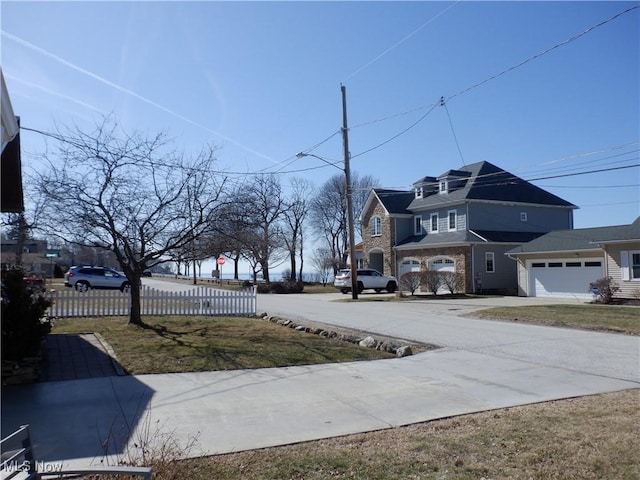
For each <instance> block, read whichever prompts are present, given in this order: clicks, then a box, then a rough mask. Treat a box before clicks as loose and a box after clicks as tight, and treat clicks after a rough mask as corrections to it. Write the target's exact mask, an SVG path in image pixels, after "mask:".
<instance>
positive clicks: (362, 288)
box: [358, 282, 364, 293]
mask: <svg viewBox="0 0 640 480" xmlns="http://www.w3.org/2000/svg"><path fill="white" fill-rule="evenodd" d="M363 290H364V284H363V283H362V282H358V293H362V291H363Z"/></svg>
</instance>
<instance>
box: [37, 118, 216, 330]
mask: <svg viewBox="0 0 640 480" xmlns="http://www.w3.org/2000/svg"><path fill="white" fill-rule="evenodd" d="M57 136H58V139H59V142H58V150H57V155H56V156H55V157H54V156H52V155H49V154H47V160H48V162H49V167H50V168H47V169H45V170H43V171H41V172H40V173H39V178H38V187H39V191H40V192H42V194H43V196H44V198H45V199H46V203H45V210H44V212H43V222H42V223H41V225H40V226H41V228H42V229H43V230H45V231H46V232H47V233H49V234H50V235H55V236H58V237H61V238H67V239H76V240H74V242H75V243H77V244H79V245H84V246H88V247H95V248H99V249H103V250H107V251H110V252H113V254H114V255H115V257H116V259H117V261H118V264H119V265H120V268H121V269H122V271H123V272H124V274H125V275H126V276H127V279H128V280H129V282H130V284H131V311H130V316H129V322H130V323H135V324H141V323H142V318H141V314H140V285H141V283H140V279H141V276H142V273H143V272H144V270H145V269H146V268H149V267H152V266H154V265H156V264H159V263H162V262H164V261H168V260H169V255H171V254H173V253H175V252H179V251H181V250H185V249H186V248H187V246H188V245H189V243H190V242H192V241H193V240H194V239H196V238H198V237H199V236H200V235H201V234H202V233H203V232H204V231H205V230H206V229H207V228H208V227H209V225H210V224H211V220H212V219H213V218H214V217H215V216H216V213H217V211H218V210H219V209H220V205H221V203H220V199H221V198H222V193H223V192H224V188H225V182H226V179H225V178H224V177H221V176H220V175H219V174H218V173H216V174H215V175H214V168H213V167H214V162H215V160H216V157H215V153H216V149H215V148H213V147H207V148H205V149H203V150H202V151H201V152H200V153H199V154H198V155H197V156H195V157H194V158H188V157H186V156H185V155H183V154H179V153H176V152H174V151H172V150H170V145H169V142H168V141H167V140H166V136H165V135H164V134H162V133H161V134H158V135H155V136H145V135H143V134H141V133H139V132H133V133H127V132H125V131H123V130H121V129H120V128H119V127H118V126H117V124H116V123H115V121H113V120H112V119H111V118H106V119H103V121H102V122H100V123H97V124H96V128H95V130H93V131H83V130H81V129H80V128H78V127H75V128H73V129H71V128H67V129H66V130H65V131H64V132H58V135H57Z"/></svg>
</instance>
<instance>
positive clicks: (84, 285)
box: [75, 281, 91, 292]
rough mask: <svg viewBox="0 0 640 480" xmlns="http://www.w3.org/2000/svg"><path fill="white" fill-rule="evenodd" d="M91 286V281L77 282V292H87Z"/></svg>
mask: <svg viewBox="0 0 640 480" xmlns="http://www.w3.org/2000/svg"><path fill="white" fill-rule="evenodd" d="M90 288H91V285H89V282H85V281H80V282H76V285H75V289H76V291H77V292H86V291H88V290H89V289H90Z"/></svg>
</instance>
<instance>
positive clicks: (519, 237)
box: [360, 162, 577, 294]
mask: <svg viewBox="0 0 640 480" xmlns="http://www.w3.org/2000/svg"><path fill="white" fill-rule="evenodd" d="M575 208H577V207H576V206H575V205H573V204H571V203H570V202H567V201H566V200H563V199H562V198H559V197H557V196H556V195H553V194H552V193H549V192H547V191H546V190H543V189H542V188H539V187H537V186H535V185H533V184H531V183H529V182H527V181H525V180H523V179H521V178H519V177H517V176H515V175H513V174H511V173H509V172H507V171H505V170H503V169H501V168H499V167H497V166H495V165H493V164H491V163H489V162H478V163H474V164H472V165H467V166H464V167H462V168H460V169H458V170H449V171H447V172H445V173H443V174H442V175H439V176H437V177H431V176H427V177H424V178H422V179H420V180H418V181H417V182H415V183H414V184H413V191H398V190H386V189H376V188H374V189H372V190H371V192H370V193H369V197H368V199H367V201H366V203H365V206H364V209H363V211H362V213H361V215H360V222H362V226H363V229H362V230H363V239H362V243H363V253H364V262H365V264H366V265H367V266H368V267H370V268H375V269H377V270H379V271H381V272H383V273H385V274H390V275H395V276H397V277H398V278H400V277H401V276H402V275H403V274H404V273H406V272H409V271H417V270H420V269H430V270H439V271H454V272H459V273H461V274H462V276H463V278H464V284H465V290H466V291H467V292H479V291H484V292H502V293H513V294H515V293H517V268H516V265H515V262H514V261H513V260H511V259H509V258H508V257H507V256H506V255H505V253H506V252H507V251H509V250H512V249H513V248H515V247H516V246H518V245H521V244H523V243H526V242H529V241H531V240H533V239H535V238H537V237H539V236H541V235H543V234H545V233H547V232H550V231H552V230H559V229H571V228H573V210H574V209H575Z"/></svg>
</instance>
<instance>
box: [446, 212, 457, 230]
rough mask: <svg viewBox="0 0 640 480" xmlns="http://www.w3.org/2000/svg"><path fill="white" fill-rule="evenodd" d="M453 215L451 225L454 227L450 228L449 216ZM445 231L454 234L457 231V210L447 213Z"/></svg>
mask: <svg viewBox="0 0 640 480" xmlns="http://www.w3.org/2000/svg"><path fill="white" fill-rule="evenodd" d="M452 213H453V224H454V225H455V226H454V227H453V228H451V214H452ZM447 230H448V231H449V232H455V231H456V230H458V211H457V210H449V211H448V212H447Z"/></svg>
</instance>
